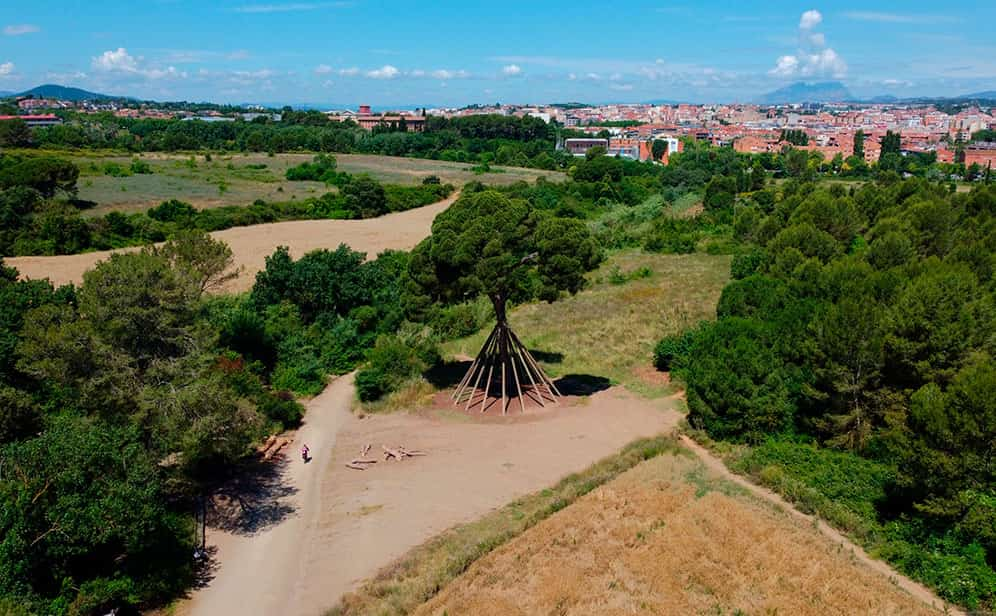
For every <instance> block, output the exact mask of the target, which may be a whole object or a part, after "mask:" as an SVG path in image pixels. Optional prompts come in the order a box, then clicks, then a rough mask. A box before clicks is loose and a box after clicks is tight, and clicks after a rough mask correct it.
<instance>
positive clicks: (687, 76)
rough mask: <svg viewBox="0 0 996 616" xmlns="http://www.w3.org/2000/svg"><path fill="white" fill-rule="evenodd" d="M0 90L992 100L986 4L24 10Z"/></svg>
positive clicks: (125, 5) (992, 19) (281, 4)
mask: <svg viewBox="0 0 996 616" xmlns="http://www.w3.org/2000/svg"><path fill="white" fill-rule="evenodd" d="M0 19H3V20H6V22H2V21H0V90H9V91H18V90H23V89H26V88H29V87H32V86H35V85H38V84H41V83H60V84H66V85H74V86H78V87H83V88H86V89H90V90H96V91H100V92H106V93H110V94H122V95H131V96H138V97H143V98H154V99H159V100H210V101H217V102H289V103H314V104H333V103H335V104H349V105H354V104H357V103H361V102H367V103H370V104H373V105H375V106H379V107H384V106H390V105H396V106H415V105H419V106H421V105H429V106H434V105H462V104H468V103H475V102H477V103H483V102H495V101H500V102H520V103H530V102H558V101H568V100H581V101H592V102H600V101H629V102H638V101H644V100H650V99H671V100H689V101H696V102H708V101H717V102H726V101H749V100H752V99H753V98H754V97H756V96H757V95H759V94H762V93H764V92H767V91H770V90H772V89H775V88H777V87H780V86H782V85H786V84H788V83H792V82H794V81H800V80H804V81H821V80H840V81H842V82H844V83H845V84H846V85H847V86H848V87H849V88H850V89H851V91H852V92H854V93H855V94H858V95H877V94H893V95H897V96H907V95H956V94H964V93H967V92H973V91H980V90H996V37H994V36H993V34H992V30H991V28H992V27H993V24H994V23H996V2H993V1H992V0H988V1H971V0H970V1H961V2H948V3H937V2H920V1H904V2H874V3H872V2H832V3H831V2H823V3H812V2H807V3H798V2H789V1H783V0H771V1H768V2H750V1H740V2H708V3H705V2H673V1H666V0H661V1H659V2H642V1H631V2H627V3H611V2H598V3H595V2H585V1H574V2H564V1H560V0H545V1H544V2H528V3H525V2H514V1H513V2H504V3H481V4H478V3H474V2H465V1H464V2H451V1H442V2H431V1H407V2H391V1H381V2H373V1H370V0H348V1H338V2H323V1H311V0H297V1H291V0H224V1H214V2H205V1H203V0H201V1H188V0H133V1H132V2H111V1H106V0H105V1H101V0H61V1H54V0H34V1H32V2H20V3H17V5H16V8H15V10H7V11H5V12H4V16H3V17H0Z"/></svg>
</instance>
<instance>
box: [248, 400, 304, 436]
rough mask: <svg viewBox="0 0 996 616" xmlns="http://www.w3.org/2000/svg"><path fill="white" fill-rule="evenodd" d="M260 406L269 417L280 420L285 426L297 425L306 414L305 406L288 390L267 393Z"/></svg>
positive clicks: (260, 409) (261, 410) (262, 411)
mask: <svg viewBox="0 0 996 616" xmlns="http://www.w3.org/2000/svg"><path fill="white" fill-rule="evenodd" d="M258 408H259V411H260V412H261V413H263V415H265V416H266V418H267V419H270V420H272V421H276V422H279V423H280V424H281V425H282V426H283V427H285V428H292V427H294V426H297V425H298V424H300V423H301V418H302V417H303V416H304V407H303V406H301V404H300V403H299V402H298V401H297V400H295V399H294V397H293V396H292V395H291V394H290V393H288V392H277V393H276V394H266V395H265V396H263V397H262V399H261V400H260V401H259V404H258Z"/></svg>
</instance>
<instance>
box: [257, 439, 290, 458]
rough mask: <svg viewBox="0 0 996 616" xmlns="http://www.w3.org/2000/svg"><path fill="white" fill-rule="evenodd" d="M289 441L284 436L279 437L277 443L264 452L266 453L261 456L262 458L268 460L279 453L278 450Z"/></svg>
mask: <svg viewBox="0 0 996 616" xmlns="http://www.w3.org/2000/svg"><path fill="white" fill-rule="evenodd" d="M289 442H290V441H288V440H287V439H285V438H284V439H280V442H279V443H277V444H276V446H274V447H271V448H270V450H269V451H267V452H266V454H265V455H264V456H263V460H270V459H271V458H273V457H274V456H275V455H277V454H278V453H280V450H281V449H283V448H284V447H285V446H286V445H287V443H289Z"/></svg>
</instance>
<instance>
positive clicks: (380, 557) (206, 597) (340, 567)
mask: <svg viewBox="0 0 996 616" xmlns="http://www.w3.org/2000/svg"><path fill="white" fill-rule="evenodd" d="M333 388H336V385H335V384H333V385H332V386H331V387H330V389H333ZM345 400H346V399H345V398H343V397H342V396H340V395H338V394H335V395H333V394H331V393H330V394H324V393H323V394H322V395H321V396H319V397H318V398H316V399H315V400H313V401H312V402H311V403H309V405H308V414H307V416H306V420H307V421H308V423H307V424H306V427H308V426H311V428H310V429H312V430H314V429H316V428H315V426H316V425H318V424H316V423H315V422H317V421H319V420H318V419H315V418H317V417H324V418H330V417H337V418H338V419H336V420H335V422H331V420H321V421H329V428H330V429H334V428H337V429H338V435H337V436H336V437H335V438H334V442H335V449H334V451H332V453H331V456H330V457H329V458H327V459H322V458H321V453H320V451H319V449H318V447H315V446H313V447H312V451H313V452H314V454H315V462H313V463H312V464H310V465H308V467H307V468H306V469H304V470H303V471H302V470H301V467H302V465H301V464H300V460H299V459H293V458H292V461H291V464H290V467H291V469H297V473H296V474H292V475H290V476H289V477H288V481H289V482H290V484H291V486H295V487H297V490H296V491H295V493H294V494H293V496H292V497H289V502H290V503H291V504H292V505H293V506H294V511H293V513H292V514H289V515H288V516H287V519H286V520H281V521H279V522H277V523H276V524H275V525H274V526H273V527H272V528H270V529H268V530H266V531H264V532H262V533H257V534H255V535H252V536H242V535H237V534H233V533H231V532H223V531H214V532H212V533H210V534H209V536H208V544H209V545H211V544H218V545H221V546H222V547H221V549H220V550H219V556H220V559H219V563H220V567H219V569H218V571H217V574H216V577H215V579H214V580H212V581H210V582H209V583H208V584H207V586H206V587H205V588H204V589H202V590H199V591H197V592H196V593H195V594H194V595H193V597H192V600H191V601H190V602H188V603H187V604H185V605H183V606H181V610H180V612H181V613H183V614H212V615H216V614H274V613H281V614H318V613H321V612H322V610H324V609H327V608H329V607H330V606H332V605H333V604H335V603H336V601H337V600H338V599H339V598H340V596H341V595H342V594H343V593H345V592H347V591H349V590H352V589H355V588H356V587H357V586H358V585H359V583H360V582H361V581H362V580H364V579H366V578H369V577H371V576H373V575H374V574H375V573H377V571H378V570H380V569H381V568H382V567H385V566H386V565H388V564H389V563H391V562H392V561H394V560H395V559H397V558H399V557H401V556H402V555H404V554H405V553H406V552H407V551H408V550H410V549H411V548H413V547H415V546H417V545H419V544H421V543H423V542H424V541H426V540H428V539H430V538H431V537H433V536H434V535H437V534H438V533H440V532H442V531H444V530H446V529H448V528H450V527H452V526H454V525H456V524H459V523H462V522H467V521H470V520H474V519H476V518H478V517H480V516H482V515H484V514H486V513H488V512H489V511H491V510H493V509H495V508H498V507H501V506H502V505H504V504H506V503H508V502H509V501H511V500H513V499H515V498H518V497H520V496H522V495H525V494H528V493H531V492H534V491H537V490H540V489H543V488H545V487H547V486H550V485H552V484H554V483H555V482H556V481H557V480H558V479H560V478H561V477H563V476H564V475H567V474H569V473H572V472H577V471H581V470H583V469H584V468H586V467H587V466H589V465H590V464H592V463H593V462H595V461H597V460H599V459H601V458H603V457H605V456H608V455H610V454H612V453H614V452H616V451H618V450H619V449H621V448H622V447H623V446H624V445H626V444H627V443H629V442H630V441H632V440H634V439H636V438H639V437H644V436H653V435H655V434H659V433H661V432H666V431H669V430H671V429H672V428H674V426H675V425H676V423H677V421H678V419H679V417H680V416H679V415H678V414H677V413H676V412H674V411H673V410H672V409H671V407H670V406H669V405H668V404H666V403H662V402H650V401H645V400H641V399H639V398H636V397H634V396H632V395H631V394H629V393H627V392H625V390H622V389H618V388H613V389H608V390H605V391H601V392H599V393H596V394H594V395H593V396H591V397H590V398H583V399H576V400H574V401H573V403H572V404H571V405H561V406H558V407H553V408H548V409H546V410H543V411H537V412H529V413H527V414H525V415H509V416H508V417H507V418H501V417H497V418H496V417H487V416H486V417H481V416H480V415H474V414H462V413H458V412H456V411H453V412H451V413H443V414H436V413H433V414H429V415H414V414H393V415H372V416H367V417H366V418H364V419H359V418H357V417H355V416H353V415H350V414H349V413H348V409H346V408H344V404H345ZM330 405H331V406H334V407H335V408H326V407H329V406H330ZM307 438H313V437H307ZM324 438H325V440H326V443H329V442H332V440H333V439H332V438H331V437H330V436H328V435H325V437H324ZM368 443H369V444H372V445H373V449H374V450H379V449H380V447H381V445H382V444H384V445H388V446H395V445H398V444H403V445H405V446H407V447H409V448H412V449H419V450H424V451H426V452H428V455H426V456H424V457H417V458H411V459H406V460H404V461H403V462H384V461H381V462H378V463H377V464H374V465H372V468H369V469H368V470H365V471H355V470H351V469H348V468H346V467H345V464H346V463H347V462H349V461H350V460H352V459H353V458H356V457H357V455H358V454H359V452H360V451H361V450H362V448H363V446H364V445H366V444H368ZM309 444H311V443H310V442H309ZM295 451H296V450H295ZM291 453H292V454H294V451H292V452H291Z"/></svg>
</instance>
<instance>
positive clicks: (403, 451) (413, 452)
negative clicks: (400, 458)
mask: <svg viewBox="0 0 996 616" xmlns="http://www.w3.org/2000/svg"><path fill="white" fill-rule="evenodd" d="M398 451H400V452H401V454H402V455H405V456H409V457H413V456H425V455H428V453H426V452H424V451H420V450H418V449H405V448H404V447H398Z"/></svg>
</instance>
